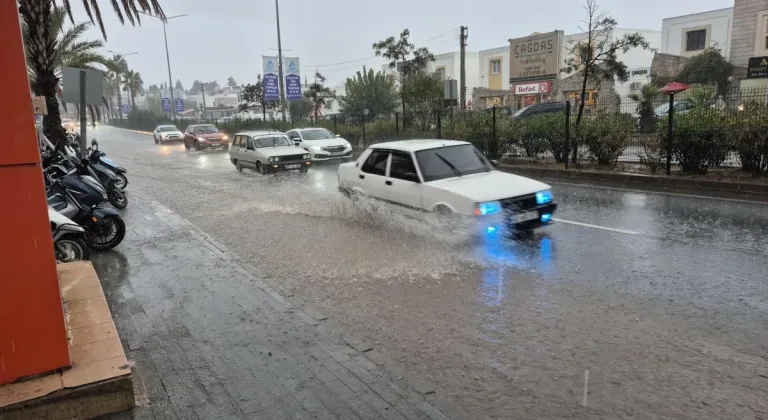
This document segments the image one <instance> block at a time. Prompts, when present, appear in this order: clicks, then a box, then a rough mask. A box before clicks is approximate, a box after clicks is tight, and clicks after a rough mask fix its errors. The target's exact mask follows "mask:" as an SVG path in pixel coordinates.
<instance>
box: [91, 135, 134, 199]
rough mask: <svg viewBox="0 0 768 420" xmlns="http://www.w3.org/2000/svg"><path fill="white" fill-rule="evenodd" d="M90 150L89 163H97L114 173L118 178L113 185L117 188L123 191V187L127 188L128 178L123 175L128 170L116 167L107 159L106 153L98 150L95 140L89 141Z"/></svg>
mask: <svg viewBox="0 0 768 420" xmlns="http://www.w3.org/2000/svg"><path fill="white" fill-rule="evenodd" d="M91 148H92V149H93V151H92V152H91V154H90V156H89V159H90V161H91V163H99V164H101V165H103V166H105V167H106V168H107V169H109V170H111V171H112V172H114V173H115V175H117V178H118V180H117V183H116V184H115V185H116V186H117V188H120V189H121V190H125V187H127V186H128V177H127V176H126V175H125V174H127V173H128V170H127V169H125V168H123V167H122V166H117V164H116V163H115V162H114V161H113V160H112V159H110V158H108V157H107V154H106V153H104V152H103V151H101V150H99V142H98V141H96V139H93V140H91Z"/></svg>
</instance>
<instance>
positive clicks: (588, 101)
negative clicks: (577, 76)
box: [568, 90, 598, 106]
mask: <svg viewBox="0 0 768 420" xmlns="http://www.w3.org/2000/svg"><path fill="white" fill-rule="evenodd" d="M597 98H598V94H597V91H596V90H588V91H586V92H584V99H585V100H584V104H585V105H588V106H592V105H595V104H596V103H597ZM568 100H569V101H571V102H573V103H574V104H575V105H578V104H579V102H581V91H575V92H568Z"/></svg>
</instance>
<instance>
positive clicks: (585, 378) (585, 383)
mask: <svg viewBox="0 0 768 420" xmlns="http://www.w3.org/2000/svg"><path fill="white" fill-rule="evenodd" d="M588 386H589V369H586V370H585V371H584V400H583V401H582V402H581V403H582V405H584V407H586V406H587V393H588V392H589V391H587V387H588Z"/></svg>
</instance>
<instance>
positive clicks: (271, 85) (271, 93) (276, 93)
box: [261, 55, 280, 102]
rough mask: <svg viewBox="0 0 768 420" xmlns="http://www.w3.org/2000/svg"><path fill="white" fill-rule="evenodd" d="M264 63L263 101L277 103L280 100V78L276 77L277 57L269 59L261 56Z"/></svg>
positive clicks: (277, 71) (277, 72)
mask: <svg viewBox="0 0 768 420" xmlns="http://www.w3.org/2000/svg"><path fill="white" fill-rule="evenodd" d="M261 58H262V60H263V61H264V76H263V79H262V80H263V81H264V101H267V102H271V101H279V100H280V78H279V76H278V74H279V70H278V66H279V61H278V58H277V57H269V56H265V55H262V56H261Z"/></svg>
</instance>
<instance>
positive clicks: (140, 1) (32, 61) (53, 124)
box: [18, 0, 165, 145]
mask: <svg viewBox="0 0 768 420" xmlns="http://www.w3.org/2000/svg"><path fill="white" fill-rule="evenodd" d="M61 2H62V4H63V6H64V10H65V11H66V12H67V15H68V16H69V19H70V21H71V22H72V23H74V19H73V17H72V8H71V4H70V3H71V0H61ZM18 3H19V16H20V17H21V20H22V22H23V24H24V25H25V26H26V35H27V41H26V44H25V47H26V53H27V64H28V66H29V67H30V69H31V70H32V72H34V74H35V94H37V95H41V96H44V97H45V101H46V105H47V107H48V115H47V116H46V118H44V119H43V130H44V132H45V135H46V137H48V138H49V139H50V140H51V141H52V142H54V144H57V145H61V144H64V143H65V140H66V137H65V132H64V128H63V127H62V126H61V114H60V112H59V102H58V100H57V97H56V96H57V88H58V86H59V77H58V76H57V74H56V70H57V68H59V67H60V66H61V63H62V61H61V60H60V58H59V46H60V45H59V40H58V38H57V28H55V27H54V24H55V12H54V0H18ZM111 4H112V8H113V9H114V11H115V13H116V14H117V17H118V19H119V20H120V22H121V23H125V18H126V17H127V18H128V21H129V22H130V23H131V24H133V25H135V24H136V23H139V24H140V23H141V19H140V17H139V16H140V15H139V12H140V11H143V12H148V13H152V14H155V15H157V16H159V17H160V18H161V19H165V14H164V13H163V10H162V8H161V7H160V4H159V1H158V0H122V1H116V0H115V1H112V2H111ZM83 7H84V8H85V11H86V14H87V15H88V17H89V18H90V20H91V23H94V24H98V26H99V29H101V33H102V35H103V36H104V39H105V40H106V39H107V33H106V31H105V29H104V22H103V21H102V19H101V10H100V9H99V2H97V1H95V0H83ZM94 16H95V17H96V20H94Z"/></svg>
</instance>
